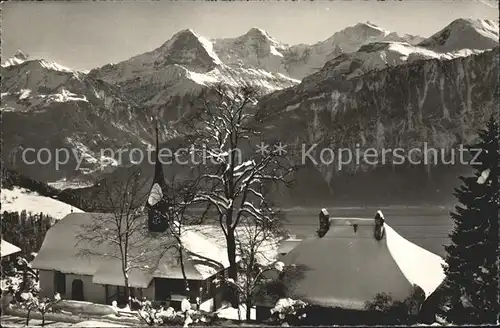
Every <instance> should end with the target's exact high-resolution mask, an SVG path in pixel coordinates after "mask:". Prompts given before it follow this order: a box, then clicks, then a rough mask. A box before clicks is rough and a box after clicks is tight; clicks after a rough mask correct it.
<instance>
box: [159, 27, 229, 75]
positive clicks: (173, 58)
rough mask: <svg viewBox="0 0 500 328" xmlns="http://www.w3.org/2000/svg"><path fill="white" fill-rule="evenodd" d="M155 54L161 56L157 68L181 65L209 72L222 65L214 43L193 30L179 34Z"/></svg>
mask: <svg viewBox="0 0 500 328" xmlns="http://www.w3.org/2000/svg"><path fill="white" fill-rule="evenodd" d="M155 52H156V53H158V55H159V58H158V59H157V61H156V65H157V66H163V65H172V64H179V65H187V66H192V67H191V68H194V69H195V70H201V71H207V70H210V69H211V68H213V67H214V66H215V65H220V64H221V63H222V62H221V61H220V59H219V57H218V56H217V54H216V53H215V52H214V51H213V45H212V42H211V41H209V40H208V39H206V38H204V37H202V36H200V35H198V34H197V33H195V32H194V31H193V30H191V29H186V30H182V31H180V32H177V33H176V34H174V36H172V38H171V39H170V40H168V41H167V42H165V44H163V45H162V46H161V47H160V48H158V49H157V50H156V51H155Z"/></svg>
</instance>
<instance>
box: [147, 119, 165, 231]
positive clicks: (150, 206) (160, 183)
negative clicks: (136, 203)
mask: <svg viewBox="0 0 500 328" xmlns="http://www.w3.org/2000/svg"><path fill="white" fill-rule="evenodd" d="M158 130H159V129H158V118H157V117H155V134H156V149H155V169H154V170H155V171H154V177H153V185H152V187H151V190H150V192H149V197H148V200H147V203H146V208H147V210H148V229H149V231H150V232H165V231H166V230H167V228H168V217H167V215H168V213H167V212H168V204H167V202H166V201H165V195H166V183H165V177H164V175H163V166H162V163H161V161H160V155H159V154H160V142H159V131H158Z"/></svg>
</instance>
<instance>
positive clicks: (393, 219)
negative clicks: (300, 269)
mask: <svg viewBox="0 0 500 328" xmlns="http://www.w3.org/2000/svg"><path fill="white" fill-rule="evenodd" d="M379 209H380V210H381V211H382V213H384V217H385V220H386V223H387V224H389V225H390V226H391V227H392V228H393V229H394V230H396V231H397V232H398V233H399V234H400V235H402V236H403V237H405V238H406V239H408V240H410V241H411V242H413V243H415V244H417V245H419V246H421V247H423V248H425V249H427V250H429V251H431V252H433V253H435V254H437V255H440V256H442V257H444V256H445V255H446V252H445V250H444V245H447V244H449V237H448V234H449V233H450V232H451V231H452V230H453V226H454V222H453V220H452V219H451V217H450V214H449V213H450V210H451V208H447V207H438V206H428V207H385V208H384V207H382V208H371V207H364V208H359V207H358V208H356V207H332V208H327V210H328V212H329V213H330V217H332V218H333V217H353V218H354V217H357V218H373V217H375V213H376V211H377V210H379ZM319 211H320V209H319V208H315V209H307V208H293V209H286V210H284V211H283V212H284V213H285V217H286V223H285V227H286V229H287V230H288V232H289V233H290V234H293V235H296V236H297V238H304V237H308V236H312V235H314V234H315V232H316V230H317V229H318V225H319V218H318V215H319Z"/></svg>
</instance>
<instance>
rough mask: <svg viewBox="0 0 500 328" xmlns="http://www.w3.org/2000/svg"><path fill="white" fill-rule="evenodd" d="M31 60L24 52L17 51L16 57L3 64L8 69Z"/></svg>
mask: <svg viewBox="0 0 500 328" xmlns="http://www.w3.org/2000/svg"><path fill="white" fill-rule="evenodd" d="M28 59H29V56H28V55H27V54H25V53H24V52H23V51H22V50H20V49H19V50H17V51H16V53H15V54H14V56H12V57H11V58H9V59H7V60H6V61H5V63H4V64H2V67H8V66H13V65H19V64H22V63H24V62H25V61H27V60H28Z"/></svg>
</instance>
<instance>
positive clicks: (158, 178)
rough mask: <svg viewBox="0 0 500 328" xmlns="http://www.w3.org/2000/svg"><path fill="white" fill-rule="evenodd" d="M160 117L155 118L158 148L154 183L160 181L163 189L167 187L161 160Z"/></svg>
mask: <svg viewBox="0 0 500 328" xmlns="http://www.w3.org/2000/svg"><path fill="white" fill-rule="evenodd" d="M158 131H159V128H158V118H155V134H156V150H155V175H154V178H153V184H155V183H158V184H159V185H160V187H162V189H164V187H165V177H164V176H163V166H162V164H161V162H160V142H159V136H158V135H159V132H158Z"/></svg>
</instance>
